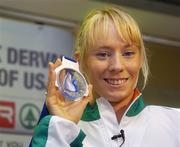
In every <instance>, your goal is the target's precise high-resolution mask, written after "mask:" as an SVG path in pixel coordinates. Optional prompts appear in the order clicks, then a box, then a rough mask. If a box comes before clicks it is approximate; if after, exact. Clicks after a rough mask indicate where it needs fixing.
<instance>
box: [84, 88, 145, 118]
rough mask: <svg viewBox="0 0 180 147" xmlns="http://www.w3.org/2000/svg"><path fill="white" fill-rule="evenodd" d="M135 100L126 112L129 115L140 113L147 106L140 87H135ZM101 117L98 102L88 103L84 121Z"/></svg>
mask: <svg viewBox="0 0 180 147" xmlns="http://www.w3.org/2000/svg"><path fill="white" fill-rule="evenodd" d="M133 99H134V100H133V102H132V103H131V104H130V106H129V107H128V109H127V110H126V112H125V114H124V115H126V116H128V117H132V116H136V115H138V114H139V113H140V112H141V111H142V110H143V109H144V107H145V105H144V102H143V96H142V94H141V93H140V91H139V90H138V89H135V91H134V95H133ZM98 119H100V113H99V108H98V105H97V102H95V104H94V105H93V106H91V105H90V104H88V105H87V106H86V109H85V111H84V113H83V115H82V117H81V120H82V121H95V120H98Z"/></svg>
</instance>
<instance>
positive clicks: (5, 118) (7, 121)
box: [0, 100, 15, 128]
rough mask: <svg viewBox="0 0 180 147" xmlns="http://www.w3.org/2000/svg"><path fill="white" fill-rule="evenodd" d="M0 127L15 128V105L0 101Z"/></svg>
mask: <svg viewBox="0 0 180 147" xmlns="http://www.w3.org/2000/svg"><path fill="white" fill-rule="evenodd" d="M0 127H1V128H14V127H15V103H14V102H10V101H2V100H0Z"/></svg>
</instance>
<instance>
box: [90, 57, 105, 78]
mask: <svg viewBox="0 0 180 147" xmlns="http://www.w3.org/2000/svg"><path fill="white" fill-rule="evenodd" d="M105 69H106V65H105V64H103V63H102V62H98V61H96V60H93V59H92V60H89V62H88V63H87V75H88V77H89V79H90V80H98V79H99V78H101V77H102V76H103V73H104V71H105Z"/></svg>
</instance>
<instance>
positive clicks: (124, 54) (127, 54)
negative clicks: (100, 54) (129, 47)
mask: <svg viewBox="0 0 180 147" xmlns="http://www.w3.org/2000/svg"><path fill="white" fill-rule="evenodd" d="M134 54H135V52H133V51H126V52H124V53H123V54H122V55H123V56H125V57H131V56H133V55H134Z"/></svg>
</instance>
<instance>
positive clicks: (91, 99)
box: [88, 84, 95, 105]
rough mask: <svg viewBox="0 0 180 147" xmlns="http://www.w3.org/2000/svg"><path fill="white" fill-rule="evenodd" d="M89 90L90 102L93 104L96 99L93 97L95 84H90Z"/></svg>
mask: <svg viewBox="0 0 180 147" xmlns="http://www.w3.org/2000/svg"><path fill="white" fill-rule="evenodd" d="M88 90H89V95H88V99H89V103H90V104H91V105H93V104H94V101H95V99H94V97H93V92H92V91H93V86H92V85H91V84H89V85H88Z"/></svg>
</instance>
